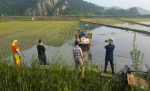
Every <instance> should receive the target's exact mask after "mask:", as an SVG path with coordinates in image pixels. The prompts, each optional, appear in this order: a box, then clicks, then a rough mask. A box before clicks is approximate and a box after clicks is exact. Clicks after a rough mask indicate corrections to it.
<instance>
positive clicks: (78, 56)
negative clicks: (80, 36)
mask: <svg viewBox="0 0 150 91" xmlns="http://www.w3.org/2000/svg"><path fill="white" fill-rule="evenodd" d="M75 45H76V46H75V48H73V57H74V61H75V63H76V66H75V67H76V68H75V69H77V68H78V66H79V65H80V68H81V70H82V75H81V77H84V67H83V63H84V58H83V54H82V49H81V48H80V47H79V42H78V41H75Z"/></svg>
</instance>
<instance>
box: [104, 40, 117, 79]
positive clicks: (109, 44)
mask: <svg viewBox="0 0 150 91" xmlns="http://www.w3.org/2000/svg"><path fill="white" fill-rule="evenodd" d="M113 41H114V39H113V38H109V39H108V40H107V41H105V46H104V47H105V49H106V55H105V70H104V73H106V72H107V66H108V61H110V64H111V69H112V75H113V76H114V63H113V59H114V56H113V51H114V49H115V45H113Z"/></svg>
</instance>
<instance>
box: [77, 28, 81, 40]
mask: <svg viewBox="0 0 150 91" xmlns="http://www.w3.org/2000/svg"><path fill="white" fill-rule="evenodd" d="M78 34H79V39H80V38H81V30H78Z"/></svg>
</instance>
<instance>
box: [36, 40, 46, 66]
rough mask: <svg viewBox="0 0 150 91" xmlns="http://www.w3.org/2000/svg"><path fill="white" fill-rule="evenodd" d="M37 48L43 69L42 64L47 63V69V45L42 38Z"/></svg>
mask: <svg viewBox="0 0 150 91" xmlns="http://www.w3.org/2000/svg"><path fill="white" fill-rule="evenodd" d="M37 50H38V58H39V61H40V65H41V69H42V64H43V65H45V69H47V65H46V55H45V52H46V49H45V45H43V41H42V40H41V39H39V44H38V45H37Z"/></svg>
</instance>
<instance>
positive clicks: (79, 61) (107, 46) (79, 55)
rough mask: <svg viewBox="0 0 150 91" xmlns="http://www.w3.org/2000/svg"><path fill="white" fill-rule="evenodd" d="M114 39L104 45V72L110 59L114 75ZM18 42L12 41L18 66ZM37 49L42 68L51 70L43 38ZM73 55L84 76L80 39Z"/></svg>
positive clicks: (76, 43)
mask: <svg viewBox="0 0 150 91" xmlns="http://www.w3.org/2000/svg"><path fill="white" fill-rule="evenodd" d="M82 33H83V34H84V31H82ZM81 35H82V34H81ZM113 40H114V39H113V38H110V39H108V41H105V46H104V48H105V49H106V56H105V70H104V72H105V73H107V66H108V61H110V64H111V68H112V75H114V64H113V51H114V48H115V45H113ZM17 44H18V41H17V40H14V41H13V43H12V50H13V55H14V59H15V62H16V64H17V65H18V66H20V53H19V47H18V46H17ZM37 51H38V58H39V61H40V65H41V69H42V65H44V66H45V69H46V70H49V69H48V68H47V65H46V54H45V52H46V48H45V45H43V41H42V39H39V44H38V45H37ZM73 57H74V61H75V63H76V66H75V67H76V69H77V68H78V66H80V68H81V70H82V75H81V77H84V57H83V53H82V49H81V48H80V47H79V42H78V41H75V47H74V48H73Z"/></svg>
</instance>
